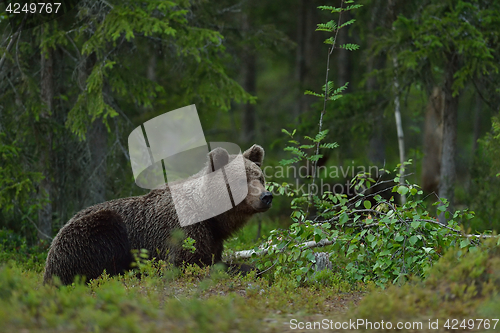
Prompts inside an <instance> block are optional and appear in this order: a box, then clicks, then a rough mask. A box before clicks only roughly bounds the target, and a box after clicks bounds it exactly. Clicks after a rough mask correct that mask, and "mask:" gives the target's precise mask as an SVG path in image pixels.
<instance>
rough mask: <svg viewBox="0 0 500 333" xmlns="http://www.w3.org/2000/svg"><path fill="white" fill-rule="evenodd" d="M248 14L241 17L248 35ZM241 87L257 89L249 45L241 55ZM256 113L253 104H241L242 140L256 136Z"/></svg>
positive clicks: (253, 59) (253, 56)
mask: <svg viewBox="0 0 500 333" xmlns="http://www.w3.org/2000/svg"><path fill="white" fill-rule="evenodd" d="M250 24H251V23H250V18H249V14H247V13H244V14H243V18H242V25H243V27H242V28H243V31H244V33H245V34H246V35H248V33H249V31H250ZM242 59H243V66H242V69H243V88H244V89H245V90H246V91H247V92H248V93H250V94H252V95H255V93H256V91H257V73H256V64H255V62H256V57H255V53H254V52H252V50H251V49H250V48H249V47H245V48H244V55H243V58H242ZM256 118H257V117H256V114H255V104H251V103H247V104H245V105H244V106H243V119H242V125H243V126H242V129H243V142H245V143H252V142H254V141H255V137H256Z"/></svg>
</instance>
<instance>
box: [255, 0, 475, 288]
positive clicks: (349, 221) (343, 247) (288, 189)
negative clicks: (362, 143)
mask: <svg viewBox="0 0 500 333" xmlns="http://www.w3.org/2000/svg"><path fill="white" fill-rule="evenodd" d="M322 9H328V10H330V11H332V12H340V13H341V12H342V8H339V9H335V8H333V7H328V8H326V7H324V8H322ZM347 23H349V24H350V23H351V22H347ZM342 26H343V25H341V24H340V20H339V23H337V24H335V23H334V22H333V21H330V22H328V23H326V24H321V25H318V27H319V30H322V31H329V32H331V33H333V32H336V30H337V29H340V28H341V27H342ZM332 38H333V39H331V44H332V48H331V50H332V51H333V47H334V45H335V37H332ZM351 48H352V47H351ZM327 73H328V72H327ZM345 88H346V86H343V87H340V88H337V89H335V88H334V86H333V83H332V82H330V81H327V84H326V85H325V86H324V87H323V89H324V91H325V94H318V93H313V92H310V91H307V92H306V94H310V95H314V96H317V97H320V98H322V99H323V101H324V103H326V101H328V100H336V99H338V98H340V96H342V95H341V93H342V91H343V90H345ZM325 111H326V109H325V106H324V108H323V112H322V114H321V118H320V126H319V128H320V130H319V133H318V134H317V135H316V136H315V137H314V138H313V137H308V136H305V140H308V141H310V142H311V143H309V142H308V143H306V144H302V143H301V142H299V141H298V140H297V139H296V138H295V137H294V135H295V132H296V131H295V130H294V131H293V132H292V133H290V132H289V131H287V130H283V132H284V133H285V134H287V135H288V136H289V137H290V140H289V143H290V144H291V145H290V146H287V147H285V148H284V150H285V151H288V152H290V153H291V154H292V155H293V157H292V158H291V159H285V160H282V161H281V162H280V164H281V165H283V166H286V165H291V164H295V163H299V162H301V161H303V160H307V161H309V162H312V163H313V165H314V169H313V170H314V171H313V175H312V181H311V182H310V183H309V184H306V188H307V191H306V192H308V193H304V191H303V190H302V189H301V188H294V187H293V185H292V184H287V183H283V184H277V183H270V184H269V190H277V191H278V192H279V193H284V194H286V195H288V196H289V197H292V198H293V199H292V200H291V205H290V206H291V208H292V210H293V211H292V213H291V219H292V222H293V224H292V225H291V226H290V228H289V229H286V230H275V231H274V232H272V233H271V235H270V236H269V238H268V242H267V244H266V251H267V253H268V255H269V257H268V258H267V259H266V260H265V261H264V262H261V263H260V266H259V268H260V269H261V270H271V271H272V273H273V274H274V276H292V277H294V278H295V279H296V281H297V282H298V283H303V282H305V281H308V280H309V281H310V280H311V279H312V278H313V276H314V274H315V264H316V261H317V256H316V254H315V250H314V249H313V248H314V247H316V246H322V245H325V244H327V245H329V246H328V247H327V249H328V252H329V253H330V262H332V263H340V264H339V265H337V266H336V267H334V268H333V270H334V271H337V272H338V273H339V274H341V275H342V276H343V278H345V279H346V280H348V281H351V282H352V283H355V282H365V283H366V282H370V281H372V282H374V283H375V284H377V285H379V286H382V287H384V286H385V285H387V284H389V283H393V284H396V283H398V284H402V283H404V282H405V281H406V280H407V279H408V278H409V277H411V276H417V277H424V276H425V274H426V272H427V270H428V269H429V268H430V267H432V265H433V264H434V262H436V261H437V260H438V259H439V258H440V257H441V256H442V254H443V253H444V252H445V251H446V250H447V249H448V248H450V247H454V246H460V247H461V248H464V249H469V248H470V249H473V248H475V247H476V246H477V245H478V241H477V239H474V238H472V239H471V238H469V237H467V236H466V235H465V234H464V233H463V232H462V231H461V230H460V228H459V225H460V224H462V223H463V222H464V221H467V220H470V219H472V218H473V216H474V213H473V212H469V211H468V210H467V209H465V210H463V211H456V212H454V213H453V214H450V213H449V212H448V211H446V210H447V207H448V202H447V200H446V199H442V200H441V201H440V202H439V203H440V204H441V205H440V206H439V207H438V208H437V209H438V210H439V211H442V212H446V217H447V219H448V218H449V219H450V221H449V224H448V225H447V226H443V225H441V224H440V223H439V222H438V221H437V220H436V218H434V217H433V216H432V215H431V213H430V212H429V210H428V209H427V206H426V204H425V203H424V202H423V201H422V194H423V192H422V191H421V190H420V188H419V186H418V185H414V184H410V183H409V182H408V181H406V183H405V184H400V185H396V186H394V187H393V188H392V192H394V193H397V194H399V195H405V196H406V198H407V199H406V200H407V201H406V203H405V204H403V205H399V204H397V203H396V202H395V200H394V197H391V198H390V199H385V198H384V197H382V196H381V195H380V194H381V193H377V192H375V193H372V192H369V191H368V189H369V188H370V187H373V186H374V185H380V184H382V183H381V182H380V180H377V181H375V180H374V179H372V178H370V177H371V175H370V174H368V173H366V174H363V173H358V174H357V175H356V176H355V177H354V178H353V179H352V180H351V184H352V187H353V189H354V190H355V192H356V195H355V196H354V197H351V198H347V196H346V195H342V194H338V193H331V192H325V193H322V194H318V192H319V191H318V190H319V189H318V187H317V186H316V185H315V178H316V177H317V175H316V174H315V167H316V162H317V161H318V159H319V158H321V157H322V156H323V154H321V153H320V148H329V149H332V148H336V147H337V144H336V143H324V140H325V138H326V135H327V133H328V130H322V120H323V115H324V113H325ZM314 148H316V149H314ZM311 149H313V152H312V153H310V152H309V150H311ZM410 164H411V160H410V162H405V165H404V167H408V165H410ZM404 167H403V168H401V170H400V171H399V172H404ZM399 168H400V165H397V166H396V168H395V170H394V171H396V170H398V169H399ZM382 171H384V172H387V171H386V170H382ZM387 173H388V172H387ZM393 181H394V183H396V184H397V183H399V181H400V175H399V174H396V176H395V177H394V180H393ZM436 205H437V203H436ZM313 212H314V213H315V215H312V213H313ZM255 251H256V253H257V252H259V251H261V249H259V248H256V249H255ZM255 256H257V255H256V254H255Z"/></svg>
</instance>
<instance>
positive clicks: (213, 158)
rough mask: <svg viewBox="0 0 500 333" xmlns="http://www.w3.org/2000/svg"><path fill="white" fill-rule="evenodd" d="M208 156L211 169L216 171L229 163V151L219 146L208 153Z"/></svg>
mask: <svg viewBox="0 0 500 333" xmlns="http://www.w3.org/2000/svg"><path fill="white" fill-rule="evenodd" d="M208 158H209V165H210V167H211V168H212V171H217V170H219V169H220V168H222V167H223V166H224V165H226V164H228V163H229V153H228V152H227V150H225V149H224V148H221V147H217V148H215V149H214V150H212V151H211V152H210V153H208Z"/></svg>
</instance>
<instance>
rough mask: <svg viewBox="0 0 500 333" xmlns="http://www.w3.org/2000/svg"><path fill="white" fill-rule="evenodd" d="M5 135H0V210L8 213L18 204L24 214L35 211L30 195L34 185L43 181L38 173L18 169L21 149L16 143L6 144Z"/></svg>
mask: <svg viewBox="0 0 500 333" xmlns="http://www.w3.org/2000/svg"><path fill="white" fill-rule="evenodd" d="M5 138H6V135H5V133H0V156H1V159H0V210H4V211H5V212H9V211H12V210H14V208H15V205H16V204H18V205H20V206H21V207H23V206H24V207H25V208H28V209H23V210H24V211H25V212H26V211H30V212H32V211H33V210H36V208H37V206H36V205H35V204H34V203H32V200H31V194H33V193H34V192H35V184H36V183H37V182H38V181H40V180H41V179H43V176H42V174H41V173H40V172H31V171H26V170H24V169H23V168H20V167H19V164H18V162H19V159H20V158H21V149H20V148H19V147H17V146H16V143H15V142H14V143H13V144H8V143H7V142H6V140H5Z"/></svg>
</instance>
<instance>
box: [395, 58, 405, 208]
mask: <svg viewBox="0 0 500 333" xmlns="http://www.w3.org/2000/svg"><path fill="white" fill-rule="evenodd" d="M392 62H393V64H394V69H395V70H396V71H397V68H398V60H397V59H396V57H395V56H393V57H392ZM394 116H395V118H396V129H397V133H398V147H399V163H400V164H401V166H400V167H399V183H400V184H404V183H405V178H404V172H405V167H404V162H405V136H404V133H403V122H402V121H401V106H400V102H399V81H398V78H397V76H396V75H394ZM401 203H402V204H405V203H406V196H405V195H401Z"/></svg>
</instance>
